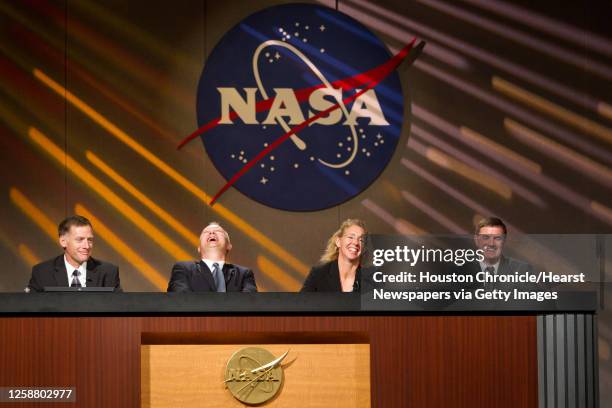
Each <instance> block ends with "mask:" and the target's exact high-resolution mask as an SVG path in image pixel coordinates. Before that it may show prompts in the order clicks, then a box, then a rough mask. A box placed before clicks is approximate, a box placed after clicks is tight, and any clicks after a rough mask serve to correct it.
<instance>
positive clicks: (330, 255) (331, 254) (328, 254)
mask: <svg viewBox="0 0 612 408" xmlns="http://www.w3.org/2000/svg"><path fill="white" fill-rule="evenodd" d="M353 225H357V226H358V227H361V229H363V232H364V234H367V232H368V230H367V229H366V225H365V222H363V221H361V220H359V219H357V218H349V219H347V220H344V222H343V223H342V224H340V228H338V230H337V231H336V232H334V234H333V235H332V236H331V237H330V238H329V240H328V241H327V247H326V248H325V251H324V252H323V255H322V256H321V259H320V261H321V263H325V262H331V261H335V260H336V259H338V247H337V246H336V239H338V238H340V237H341V236H342V235H344V231H346V229H347V228H349V227H352V226H353ZM364 250H365V248H362V256H363V251H364Z"/></svg>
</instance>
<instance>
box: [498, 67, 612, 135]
mask: <svg viewBox="0 0 612 408" xmlns="http://www.w3.org/2000/svg"><path fill="white" fill-rule="evenodd" d="M492 85H493V89H495V90H497V91H499V92H501V93H503V94H505V95H507V96H509V97H511V98H514V99H516V100H518V101H521V102H523V103H525V104H526V105H528V106H530V107H532V108H535V109H538V110H539V111H541V112H544V113H546V114H548V115H550V116H552V117H554V118H555V119H557V120H559V121H561V122H564V123H567V124H568V125H571V126H573V127H575V128H576V129H579V130H581V131H583V132H585V133H588V134H590V135H593V136H596V137H598V138H599V139H601V140H603V141H605V142H607V143H610V144H612V130H611V129H610V128H607V127H605V126H602V125H600V124H598V123H595V122H593V121H592V120H590V119H587V118H585V117H583V116H580V115H578V114H576V113H574V112H572V111H570V110H568V109H565V108H562V107H561V106H559V105H557V104H555V103H552V102H550V101H547V100H546V99H544V98H542V97H541V96H538V95H536V94H534V93H531V92H529V91H526V90H524V89H522V88H520V87H518V86H516V85H514V84H512V83H510V82H508V81H506V80H504V79H502V78H499V77H497V76H494V77H493V79H492Z"/></svg>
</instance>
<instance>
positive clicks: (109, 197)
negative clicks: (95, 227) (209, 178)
mask: <svg viewBox="0 0 612 408" xmlns="http://www.w3.org/2000/svg"><path fill="white" fill-rule="evenodd" d="M28 134H29V136H30V138H31V139H32V140H33V141H34V142H35V143H36V144H38V145H39V146H40V147H42V148H43V149H44V151H46V152H47V153H48V154H49V155H51V157H53V158H54V159H55V160H57V161H58V163H59V164H60V165H61V166H66V168H67V169H68V170H69V171H70V172H71V173H72V174H73V175H74V176H76V177H77V178H78V179H80V180H81V181H82V182H84V183H85V184H86V185H87V186H88V187H90V188H91V190H92V191H94V192H95V193H96V194H98V195H99V196H100V197H102V198H103V199H104V200H106V201H107V202H108V203H109V204H111V205H112V206H113V207H114V208H115V209H116V210H117V211H118V212H119V213H120V214H122V215H123V216H125V217H126V218H127V219H128V220H129V221H130V222H132V223H133V224H134V225H136V226H137V227H138V228H140V230H141V231H143V232H144V233H145V234H146V235H147V236H148V237H149V238H151V239H152V240H153V241H154V242H156V243H157V244H158V245H159V246H160V247H161V248H162V249H163V250H164V251H166V252H167V253H168V254H169V255H170V256H171V257H172V258H173V259H176V260H185V259H191V256H190V255H189V253H187V252H185V251H184V250H183V249H182V248H180V247H179V246H178V245H177V244H176V243H175V242H174V241H172V240H171V239H170V238H168V236H166V234H164V233H163V232H161V231H160V230H159V229H157V227H155V226H154V225H153V224H151V223H150V222H149V221H148V220H147V219H145V218H144V217H143V216H142V215H140V213H138V212H137V211H136V210H134V209H133V208H132V207H131V206H130V205H129V204H127V203H126V202H125V201H124V200H123V199H121V198H120V197H119V196H118V195H117V194H115V193H114V192H113V191H112V190H111V189H110V188H108V187H107V186H106V185H105V184H104V183H102V182H101V181H100V180H98V179H97V178H96V177H95V176H94V175H93V174H91V173H90V172H89V171H88V170H87V169H85V168H84V167H83V166H81V165H80V164H79V163H78V162H77V161H76V160H74V159H73V158H72V157H71V156H69V155H67V154H66V153H65V152H64V151H63V150H62V149H60V148H59V147H57V146H56V145H55V144H54V143H53V142H52V141H51V140H49V138H47V137H46V136H45V135H43V134H42V133H41V132H40V131H38V130H37V129H35V128H30V129H29V130H28Z"/></svg>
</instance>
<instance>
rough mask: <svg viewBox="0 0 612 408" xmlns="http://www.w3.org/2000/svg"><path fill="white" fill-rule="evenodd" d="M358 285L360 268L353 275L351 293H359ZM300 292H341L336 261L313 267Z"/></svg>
mask: <svg viewBox="0 0 612 408" xmlns="http://www.w3.org/2000/svg"><path fill="white" fill-rule="evenodd" d="M360 283H361V267H359V268H357V272H356V273H355V283H354V284H353V292H359V291H360ZM300 292H342V283H340V270H339V269H338V261H337V260H336V261H331V262H327V263H324V264H322V265H317V266H313V267H312V269H311V270H310V273H309V274H308V276H307V277H306V280H305V281H304V286H302V289H301V290H300Z"/></svg>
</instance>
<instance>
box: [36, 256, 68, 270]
mask: <svg viewBox="0 0 612 408" xmlns="http://www.w3.org/2000/svg"><path fill="white" fill-rule="evenodd" d="M59 262H63V255H59V256H56V257H55V258H51V259H47V260H46V261H43V262H41V263H39V264H36V265H34V266H33V267H32V273H36V272H42V271H48V270H53V269H55V266H56V265H57V264H58V263H59ZM60 265H61V264H60Z"/></svg>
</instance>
